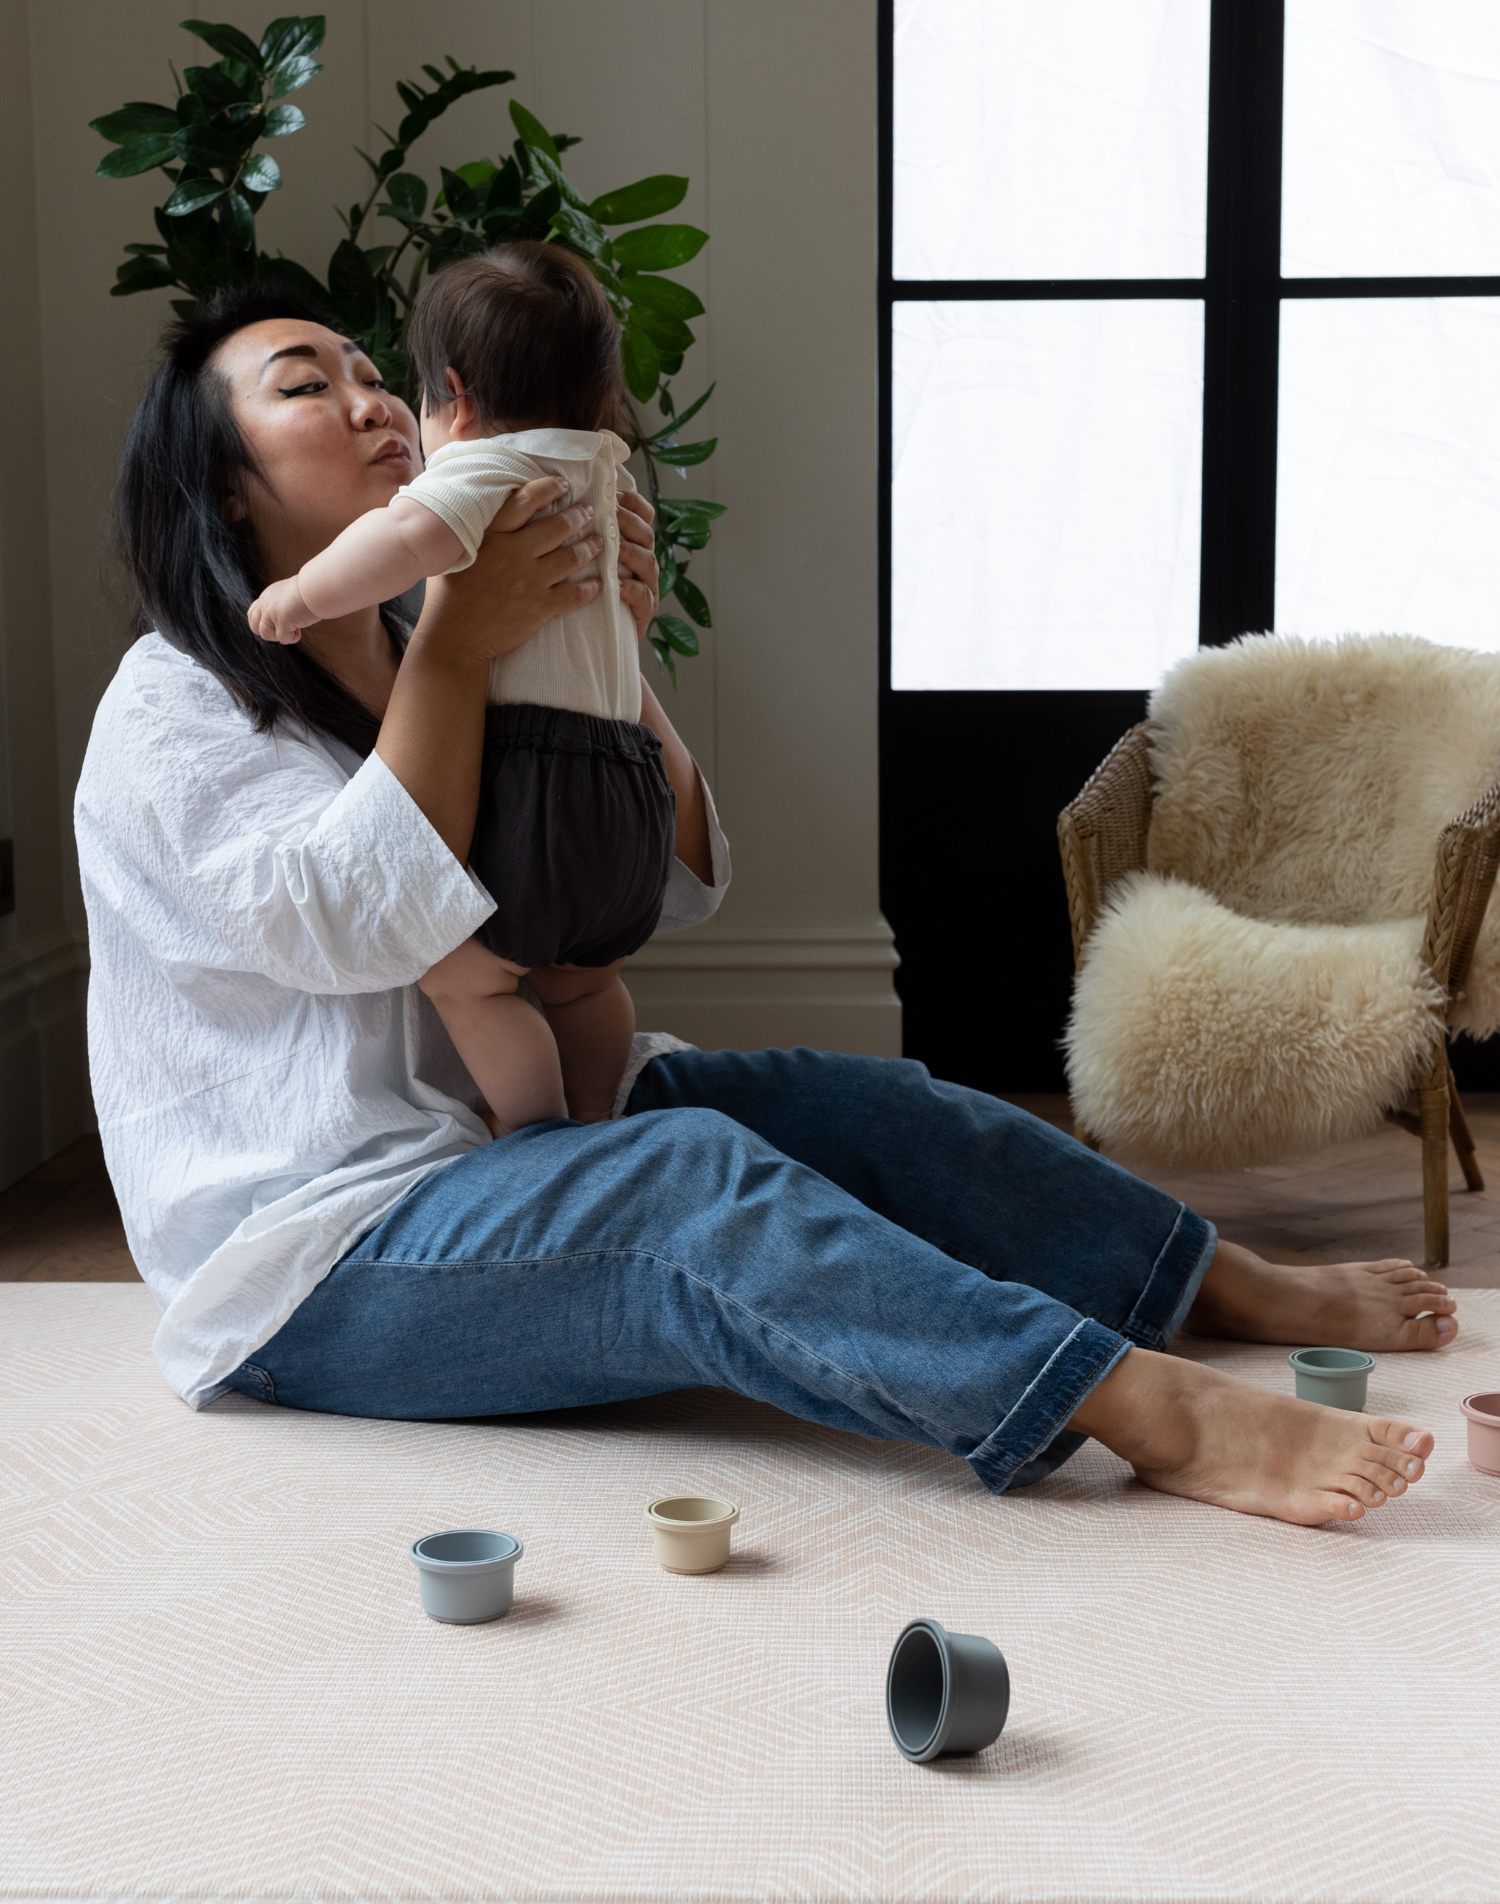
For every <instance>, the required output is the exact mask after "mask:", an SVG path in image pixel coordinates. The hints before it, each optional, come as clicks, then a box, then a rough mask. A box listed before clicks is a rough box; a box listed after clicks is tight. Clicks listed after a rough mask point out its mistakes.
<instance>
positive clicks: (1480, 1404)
mask: <svg viewBox="0 0 1500 1904" xmlns="http://www.w3.org/2000/svg"><path fill="white" fill-rule="evenodd" d="M1461 1406H1462V1408H1463V1411H1464V1414H1465V1416H1466V1417H1467V1418H1468V1423H1469V1460H1470V1462H1471V1463H1472V1464H1473V1466H1474V1467H1476V1468H1478V1470H1479V1472H1480V1473H1481V1474H1500V1394H1489V1395H1465V1397H1464V1399H1463V1402H1462V1404H1461Z"/></svg>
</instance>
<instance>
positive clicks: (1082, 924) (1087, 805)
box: [1057, 721, 1500, 1268]
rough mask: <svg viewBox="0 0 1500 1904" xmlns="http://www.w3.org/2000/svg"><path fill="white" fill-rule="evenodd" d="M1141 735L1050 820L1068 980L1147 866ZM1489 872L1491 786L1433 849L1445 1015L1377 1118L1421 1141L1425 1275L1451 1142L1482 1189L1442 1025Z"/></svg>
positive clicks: (1427, 952) (1436, 1249) (1425, 949)
mask: <svg viewBox="0 0 1500 1904" xmlns="http://www.w3.org/2000/svg"><path fill="white" fill-rule="evenodd" d="M1150 735H1151V724H1150V722H1149V721H1142V722H1141V723H1140V724H1139V725H1138V726H1136V727H1133V728H1131V730H1130V732H1129V733H1128V734H1126V735H1125V736H1124V738H1123V739H1122V740H1120V741H1119V742H1118V743H1117V744H1116V745H1115V747H1114V748H1113V749H1112V750H1111V752H1110V754H1109V756H1108V757H1107V759H1106V760H1105V761H1104V762H1103V764H1102V765H1101V766H1100V767H1099V769H1098V771H1097V772H1096V773H1094V774H1093V776H1092V777H1091V778H1090V779H1089V781H1088V783H1087V784H1086V785H1085V787H1084V788H1083V790H1082V792H1081V793H1079V795H1078V797H1077V798H1076V799H1075V800H1074V801H1072V803H1071V804H1070V805H1068V806H1066V807H1065V808H1064V809H1063V811H1062V813H1061V814H1060V815H1059V817H1058V823H1057V832H1058V840H1059V843H1060V845H1061V848H1062V862H1063V876H1064V878H1065V880H1066V882H1067V890H1068V913H1069V917H1070V920H1071V923H1072V927H1073V959H1074V966H1075V970H1076V969H1077V966H1078V964H1079V962H1080V961H1081V958H1082V954H1083V948H1084V945H1085V943H1086V941H1087V940H1088V937H1089V934H1090V933H1091V932H1092V930H1093V928H1094V925H1095V922H1096V921H1097V920H1098V918H1099V914H1100V912H1101V910H1102V908H1103V906H1104V903H1105V898H1106V895H1107V894H1108V892H1109V890H1110V888H1111V887H1112V886H1113V885H1114V884H1115V882H1116V881H1117V880H1119V879H1120V878H1121V877H1123V876H1124V875H1125V874H1127V873H1131V872H1136V871H1142V870H1144V869H1145V866H1146V840H1147V835H1148V834H1149V832H1150V829H1151V810H1152V802H1153V796H1154V787H1153V781H1152V771H1151V754H1150ZM1497 866H1500V783H1497V784H1496V785H1495V786H1492V787H1491V788H1490V789H1489V791H1488V792H1487V793H1485V794H1484V795H1483V797H1482V798H1481V799H1479V800H1477V801H1476V802H1475V803H1474V805H1473V806H1471V807H1470V808H1469V809H1468V810H1467V812H1464V813H1461V814H1459V816H1458V818H1457V819H1455V820H1452V821H1450V822H1449V824H1448V825H1447V826H1445V827H1444V828H1443V830H1442V832H1441V834H1440V835H1439V837H1438V840H1437V842H1436V853H1435V868H1434V876H1433V886H1432V897H1431V901H1430V904H1429V907H1428V912H1427V927H1426V932H1425V935H1424V937H1423V941H1422V960H1423V963H1424V964H1425V965H1426V967H1427V969H1428V970H1429V971H1430V972H1431V973H1432V976H1433V978H1434V979H1435V980H1436V982H1437V984H1438V986H1439V988H1440V989H1441V991H1442V993H1443V996H1444V998H1445V1000H1446V1001H1447V1012H1446V1016H1445V1018H1444V1019H1443V1020H1441V1021H1440V1022H1439V1023H1438V1025H1437V1027H1436V1035H1435V1037H1434V1039H1433V1044H1432V1048H1431V1054H1430V1057H1429V1059H1428V1060H1427V1062H1426V1063H1425V1064H1424V1066H1423V1067H1422V1069H1421V1070H1420V1072H1419V1074H1418V1075H1417V1076H1415V1077H1414V1078H1413V1079H1412V1088H1411V1095H1410V1097H1409V1098H1408V1101H1407V1104H1406V1106H1405V1107H1404V1108H1402V1109H1397V1110H1392V1111H1388V1112H1387V1113H1386V1115H1387V1116H1388V1117H1389V1118H1390V1119H1391V1121H1392V1122H1394V1123H1397V1124H1399V1125H1401V1127H1402V1128H1403V1129H1405V1130H1409V1131H1411V1132H1412V1133H1413V1135H1414V1136H1417V1137H1420V1138H1421V1140H1422V1204H1423V1213H1424V1217H1425V1226H1426V1243H1427V1262H1428V1265H1429V1266H1430V1267H1432V1268H1440V1267H1442V1266H1443V1265H1444V1264H1446V1263H1447V1261H1448V1140H1449V1138H1450V1137H1451V1139H1452V1141H1453V1148H1454V1150H1455V1151H1456V1152H1457V1155H1458V1161H1459V1165H1460V1167H1461V1168H1462V1170H1463V1174H1464V1182H1465V1184H1466V1185H1467V1187H1468V1188H1469V1189H1470V1190H1482V1189H1483V1188H1484V1179H1483V1177H1482V1176H1481V1175H1480V1172H1479V1165H1478V1162H1477V1160H1476V1158H1475V1155H1474V1142H1473V1139H1472V1138H1471V1136H1470V1135H1469V1127H1468V1123H1467V1121H1466V1119H1465V1117H1464V1111H1463V1105H1462V1103H1461V1102H1460V1101H1459V1096H1458V1092H1457V1090H1456V1089H1455V1087H1454V1083H1453V1074H1452V1071H1451V1069H1450V1067H1449V1064H1448V1050H1447V1036H1448V1034H1447V1017H1451V1015H1452V1011H1453V1006H1454V1003H1455V1001H1456V999H1457V996H1458V994H1459V992H1460V990H1461V988H1462V986H1463V983H1464V979H1465V976H1466V975H1467V973H1468V970H1469V963H1470V960H1471V959H1472V957H1473V954H1474V946H1475V941H1476V940H1477V938H1478V934H1479V928H1480V924H1481V922H1482V921H1483V918H1484V913H1485V908H1486V906H1487V905H1488V903H1489V899H1490V893H1491V890H1492V889H1493V886H1494V883H1495V873H1496V868H1497ZM1075 1129H1076V1130H1077V1135H1078V1136H1079V1138H1080V1139H1081V1140H1082V1141H1083V1142H1085V1143H1090V1142H1091V1140H1090V1138H1089V1136H1088V1134H1087V1133H1086V1132H1085V1131H1083V1130H1082V1129H1077V1127H1076V1126H1075Z"/></svg>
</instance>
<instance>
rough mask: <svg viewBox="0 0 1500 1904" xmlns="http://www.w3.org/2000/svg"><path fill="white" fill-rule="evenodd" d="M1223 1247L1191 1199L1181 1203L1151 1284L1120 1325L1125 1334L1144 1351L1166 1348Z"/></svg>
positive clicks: (1156, 1262) (1149, 1282)
mask: <svg viewBox="0 0 1500 1904" xmlns="http://www.w3.org/2000/svg"><path fill="white" fill-rule="evenodd" d="M1218 1247H1219V1235H1218V1231H1217V1230H1215V1228H1214V1226H1213V1224H1212V1223H1210V1222H1209V1221H1208V1220H1207V1218H1206V1217H1201V1216H1199V1215H1198V1214H1197V1212H1196V1211H1193V1210H1190V1209H1189V1208H1188V1207H1187V1205H1186V1204H1185V1203H1183V1204H1179V1205H1178V1208H1177V1221H1176V1222H1175V1223H1174V1224H1173V1226H1172V1234H1171V1235H1170V1236H1169V1237H1168V1238H1167V1240H1166V1242H1165V1243H1164V1244H1163V1245H1162V1247H1161V1252H1160V1254H1159V1255H1158V1256H1157V1259H1156V1261H1155V1262H1154V1263H1153V1264H1152V1266H1151V1274H1150V1276H1149V1277H1147V1279H1146V1287H1145V1288H1144V1289H1143V1290H1142V1291H1141V1293H1140V1296H1139V1297H1138V1298H1137V1301H1136V1305H1135V1307H1134V1308H1133V1309H1132V1310H1131V1312H1130V1314H1129V1315H1128V1316H1127V1317H1126V1318H1125V1321H1124V1322H1123V1323H1122V1324H1121V1325H1120V1333H1121V1334H1122V1335H1124V1336H1128V1337H1129V1339H1130V1340H1131V1341H1132V1342H1135V1343H1138V1344H1139V1345H1140V1347H1141V1348H1143V1349H1164V1348H1165V1347H1166V1346H1167V1344H1168V1343H1169V1342H1170V1341H1171V1340H1172V1337H1173V1336H1174V1335H1176V1333H1177V1331H1178V1330H1179V1329H1180V1328H1181V1327H1182V1324H1183V1320H1184V1318H1185V1317H1186V1315H1187V1312H1188V1310H1189V1309H1191V1308H1192V1306H1193V1299H1194V1297H1195V1296H1196V1295H1197V1294H1198V1290H1199V1287H1200V1286H1201V1284H1202V1282H1203V1278H1204V1277H1205V1276H1206V1275H1207V1274H1208V1266H1209V1264H1210V1263H1211V1262H1212V1261H1213V1259H1214V1251H1215V1250H1216V1249H1217V1248H1218Z"/></svg>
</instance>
